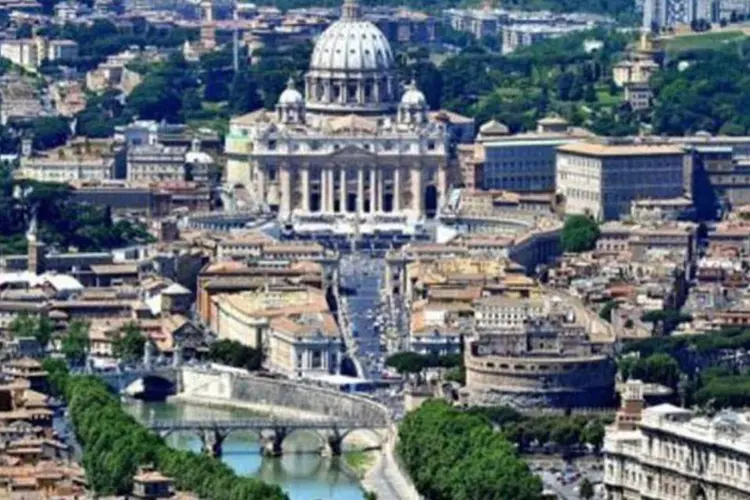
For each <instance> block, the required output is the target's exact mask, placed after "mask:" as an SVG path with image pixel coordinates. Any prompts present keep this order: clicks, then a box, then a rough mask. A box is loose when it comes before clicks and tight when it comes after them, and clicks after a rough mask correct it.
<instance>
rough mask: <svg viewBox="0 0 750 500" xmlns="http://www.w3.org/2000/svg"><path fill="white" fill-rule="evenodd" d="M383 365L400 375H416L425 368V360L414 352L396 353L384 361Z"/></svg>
mask: <svg viewBox="0 0 750 500" xmlns="http://www.w3.org/2000/svg"><path fill="white" fill-rule="evenodd" d="M385 365H386V366H389V367H391V368H393V369H394V370H396V371H397V372H399V373H400V374H401V375H407V374H412V375H418V374H420V373H422V371H423V370H424V369H425V368H427V359H426V358H425V356H422V355H421V354H417V353H416V352H398V353H396V354H392V355H391V356H389V357H388V359H386V360H385Z"/></svg>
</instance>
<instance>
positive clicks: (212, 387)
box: [178, 367, 391, 428]
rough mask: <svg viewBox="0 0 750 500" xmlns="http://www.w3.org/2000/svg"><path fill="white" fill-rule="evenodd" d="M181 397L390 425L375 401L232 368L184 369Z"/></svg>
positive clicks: (383, 410)
mask: <svg viewBox="0 0 750 500" xmlns="http://www.w3.org/2000/svg"><path fill="white" fill-rule="evenodd" d="M181 382H182V383H181V388H182V391H181V393H180V394H179V395H178V396H179V397H182V398H184V399H189V400H193V401H200V400H204V401H206V402H208V403H220V402H222V401H226V402H227V403H230V402H232V403H244V404H245V405H246V406H254V407H255V408H256V409H258V410H259V411H275V410H277V409H286V410H289V411H297V412H304V413H315V414H320V415H327V416H331V417H337V418H340V419H344V420H356V421H359V422H364V423H368V425H370V426H372V427H373V428H386V427H389V426H390V423H391V419H390V413H389V411H388V409H387V408H386V407H385V406H383V405H381V404H379V403H377V402H375V401H372V400H369V399H367V398H363V397H360V396H355V395H352V394H346V393H343V392H339V391H335V390H331V389H327V388H324V387H319V386H316V385H312V384H306V383H300V382H292V381H287V380H278V379H270V378H265V377H257V376H253V375H250V374H248V373H246V372H240V371H236V370H231V369H210V370H207V369H201V368H192V367H183V368H182V373H181Z"/></svg>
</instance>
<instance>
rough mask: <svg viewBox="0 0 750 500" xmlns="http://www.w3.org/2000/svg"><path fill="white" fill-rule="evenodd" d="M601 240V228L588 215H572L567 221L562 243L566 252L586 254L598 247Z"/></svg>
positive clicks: (563, 230)
mask: <svg viewBox="0 0 750 500" xmlns="http://www.w3.org/2000/svg"><path fill="white" fill-rule="evenodd" d="M598 238H599V226H598V225H597V223H596V221H595V220H594V219H592V218H591V217H588V216H586V215H571V216H569V217H568V218H567V219H565V225H564V226H563V229H562V235H561V243H562V247H563V251H565V252H576V253H579V252H585V251H587V250H592V249H593V248H594V247H595V246H596V240H597V239H598Z"/></svg>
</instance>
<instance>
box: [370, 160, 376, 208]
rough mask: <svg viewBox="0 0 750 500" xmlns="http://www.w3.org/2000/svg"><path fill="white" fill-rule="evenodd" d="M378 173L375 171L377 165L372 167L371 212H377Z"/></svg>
mask: <svg viewBox="0 0 750 500" xmlns="http://www.w3.org/2000/svg"><path fill="white" fill-rule="evenodd" d="M377 183H378V180H377V173H376V171H375V166H374V165H373V166H371V167H370V213H375V212H376V211H377V208H375V207H376V206H377V200H378V199H377V194H376V189H377Z"/></svg>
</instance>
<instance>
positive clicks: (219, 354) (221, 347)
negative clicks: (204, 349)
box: [208, 339, 263, 371]
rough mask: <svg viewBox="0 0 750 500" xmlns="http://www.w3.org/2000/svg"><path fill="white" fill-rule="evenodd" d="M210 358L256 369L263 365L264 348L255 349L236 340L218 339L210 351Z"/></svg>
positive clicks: (234, 365)
mask: <svg viewBox="0 0 750 500" xmlns="http://www.w3.org/2000/svg"><path fill="white" fill-rule="evenodd" d="M208 359H210V360H211V361H214V362H216V363H221V364H225V365H229V366H233V367H235V368H244V369H246V370H248V371H254V370H258V369H260V368H261V366H262V365H263V351H262V349H255V348H253V347H250V346H246V345H244V344H241V343H240V342H237V341H236V340H228V339H222V340H217V341H216V342H214V343H213V344H211V347H210V348H209V351H208Z"/></svg>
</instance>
